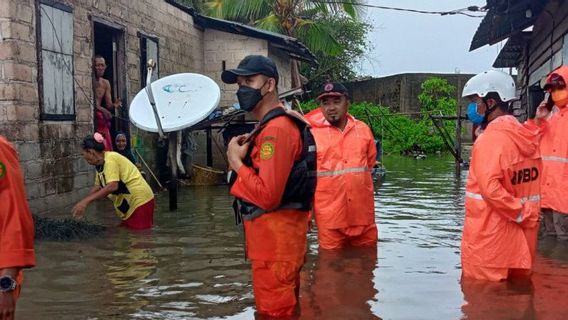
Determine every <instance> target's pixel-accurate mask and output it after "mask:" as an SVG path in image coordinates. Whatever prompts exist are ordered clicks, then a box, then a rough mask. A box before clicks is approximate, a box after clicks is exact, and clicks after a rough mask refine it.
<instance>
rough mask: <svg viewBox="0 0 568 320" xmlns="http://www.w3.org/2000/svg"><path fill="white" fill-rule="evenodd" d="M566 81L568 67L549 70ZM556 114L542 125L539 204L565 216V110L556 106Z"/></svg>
mask: <svg viewBox="0 0 568 320" xmlns="http://www.w3.org/2000/svg"><path fill="white" fill-rule="evenodd" d="M553 73H557V74H559V75H561V76H562V77H563V78H564V80H565V81H566V82H568V66H562V67H560V68H558V69H556V70H554V71H553ZM558 107H559V108H560V111H559V112H557V113H554V114H553V115H552V116H551V117H550V119H548V121H546V122H545V124H544V125H543V128H542V129H543V133H542V138H541V140H540V153H541V156H542V169H543V174H542V179H541V182H542V202H541V205H542V207H543V208H548V209H552V210H554V211H557V212H561V213H563V214H568V200H566V190H568V179H567V177H568V108H567V107H566V106H558Z"/></svg>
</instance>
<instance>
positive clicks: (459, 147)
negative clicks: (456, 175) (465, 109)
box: [455, 101, 463, 170]
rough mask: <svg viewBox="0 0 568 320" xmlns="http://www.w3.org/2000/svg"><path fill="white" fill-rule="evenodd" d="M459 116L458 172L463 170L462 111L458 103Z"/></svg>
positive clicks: (457, 127) (457, 126)
mask: <svg viewBox="0 0 568 320" xmlns="http://www.w3.org/2000/svg"><path fill="white" fill-rule="evenodd" d="M457 111H458V116H457V119H456V145H455V149H456V155H457V157H456V170H461V162H462V161H463V160H462V132H461V131H462V109H461V106H460V104H459V101H458V110H457Z"/></svg>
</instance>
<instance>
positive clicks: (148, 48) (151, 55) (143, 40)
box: [138, 33, 160, 88]
mask: <svg viewBox="0 0 568 320" xmlns="http://www.w3.org/2000/svg"><path fill="white" fill-rule="evenodd" d="M138 37H140V88H144V87H146V74H147V72H148V68H147V63H148V60H150V59H152V60H154V61H155V62H156V68H154V70H153V71H152V82H153V81H156V80H158V74H159V72H160V64H159V59H158V58H159V49H158V38H155V37H150V36H147V35H144V34H142V33H138Z"/></svg>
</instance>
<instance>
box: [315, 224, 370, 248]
mask: <svg viewBox="0 0 568 320" xmlns="http://www.w3.org/2000/svg"><path fill="white" fill-rule="evenodd" d="M377 239H378V231H377V225H376V224H374V223H373V224H370V225H366V226H355V227H349V228H342V229H326V228H319V227H318V240H319V245H320V248H322V249H327V250H332V249H341V248H344V247H346V246H347V245H351V246H353V247H369V246H375V245H377Z"/></svg>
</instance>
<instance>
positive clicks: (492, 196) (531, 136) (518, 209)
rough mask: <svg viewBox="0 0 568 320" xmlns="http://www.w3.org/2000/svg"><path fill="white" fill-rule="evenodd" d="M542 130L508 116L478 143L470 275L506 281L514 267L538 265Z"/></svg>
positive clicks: (466, 248) (468, 214) (470, 199)
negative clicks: (536, 253) (540, 141)
mask: <svg viewBox="0 0 568 320" xmlns="http://www.w3.org/2000/svg"><path fill="white" fill-rule="evenodd" d="M538 134H539V131H538V129H536V128H535V129H534V130H529V129H528V128H527V127H525V126H523V125H522V124H520V123H519V122H518V121H517V120H516V119H515V118H514V117H513V116H508V115H507V116H501V117H499V118H497V119H495V120H493V121H492V122H491V123H490V124H489V125H488V126H487V129H486V130H485V131H484V133H483V134H482V135H480V136H479V137H478V139H477V141H476V142H475V144H474V146H473V151H472V158H471V166H470V171H469V176H468V180H467V185H466V198H465V222H464V229H463V237H462V243H461V253H462V254H461V260H462V271H463V274H464V276H465V277H470V278H477V279H481V280H503V279H505V278H507V277H508V270H509V269H529V270H530V269H531V268H532V265H533V260H534V257H535V250H536V239H537V230H538V218H539V212H540V181H539V179H540V174H541V160H540V156H539V153H538V139H539V135H538ZM483 268H487V270H484V271H483V272H478V271H479V270H481V269H483ZM491 270H494V271H491ZM499 271H501V273H499ZM503 271H504V272H503ZM492 272H493V273H492ZM495 273H497V274H495Z"/></svg>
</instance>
